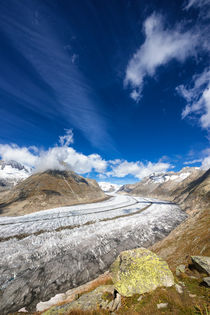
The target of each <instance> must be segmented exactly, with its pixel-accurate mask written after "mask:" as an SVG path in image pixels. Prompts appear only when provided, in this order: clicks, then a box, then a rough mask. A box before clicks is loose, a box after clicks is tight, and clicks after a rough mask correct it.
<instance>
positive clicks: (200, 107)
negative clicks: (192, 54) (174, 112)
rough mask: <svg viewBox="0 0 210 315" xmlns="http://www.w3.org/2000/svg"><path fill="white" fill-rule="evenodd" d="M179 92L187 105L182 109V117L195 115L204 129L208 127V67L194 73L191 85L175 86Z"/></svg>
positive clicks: (209, 108)
mask: <svg viewBox="0 0 210 315" xmlns="http://www.w3.org/2000/svg"><path fill="white" fill-rule="evenodd" d="M177 91H178V92H179V94H180V95H181V96H182V97H183V98H185V100H186V101H187V105H186V106H185V108H184V110H183V111H182V118H185V117H187V116H188V117H195V118H197V119H198V121H199V124H200V126H201V127H202V128H204V129H209V128H210V69H205V70H204V71H203V72H202V73H201V74H199V75H195V76H194V77H193V79H192V82H191V86H190V87H189V86H184V85H180V86H178V87H177Z"/></svg>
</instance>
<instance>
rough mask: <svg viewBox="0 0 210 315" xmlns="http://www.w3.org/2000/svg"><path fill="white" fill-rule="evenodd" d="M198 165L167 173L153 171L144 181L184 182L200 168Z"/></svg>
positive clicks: (160, 182)
mask: <svg viewBox="0 0 210 315" xmlns="http://www.w3.org/2000/svg"><path fill="white" fill-rule="evenodd" d="M198 169H199V168H198V167H184V168H183V169H182V170H181V171H179V172H177V173H175V172H167V173H153V174H151V175H150V176H148V177H146V178H144V180H143V181H144V183H145V184H149V183H159V184H162V183H165V182H168V181H174V182H176V183H179V182H182V181H183V180H184V179H186V178H187V177H189V176H190V175H191V174H192V173H193V172H195V170H198Z"/></svg>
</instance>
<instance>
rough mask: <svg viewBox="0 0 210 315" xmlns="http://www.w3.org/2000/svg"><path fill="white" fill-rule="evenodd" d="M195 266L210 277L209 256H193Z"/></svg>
mask: <svg viewBox="0 0 210 315" xmlns="http://www.w3.org/2000/svg"><path fill="white" fill-rule="evenodd" d="M191 259H192V262H193V265H194V266H195V267H196V269H198V271H201V272H204V273H206V274H207V275H210V257H207V256H191Z"/></svg>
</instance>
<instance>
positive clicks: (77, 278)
mask: <svg viewBox="0 0 210 315" xmlns="http://www.w3.org/2000/svg"><path fill="white" fill-rule="evenodd" d="M186 217H187V215H186V214H185V213H184V212H183V211H182V210H181V209H180V208H179V207H178V206H177V205H175V204H172V203H170V202H165V201H159V200H156V199H152V198H140V197H131V196H123V195H118V194H113V195H112V196H111V198H110V199H109V200H106V201H104V202H99V203H93V204H87V205H78V206H71V207H60V208H55V209H52V210H44V211H39V212H36V213H32V214H28V215H25V216H17V217H2V218H0V227H1V228H0V239H1V242H0V256H1V257H2V259H1V262H0V271H1V273H0V274H1V276H0V285H1V290H2V293H3V294H2V299H1V302H0V307H1V310H2V311H3V312H4V313H6V312H7V311H17V310H18V309H20V308H21V307H23V306H24V307H27V308H28V309H29V310H34V309H35V307H36V304H37V303H38V302H40V301H41V300H42V301H44V300H47V299H49V298H50V297H52V296H54V295H55V294H56V293H59V292H64V291H66V290H67V289H70V288H73V287H77V286H79V285H81V284H84V283H86V282H88V281H90V280H92V279H94V278H96V277H97V276H98V275H100V274H101V273H103V272H104V271H106V270H107V269H108V268H109V266H110V264H111V263H112V261H113V259H115V258H116V256H117V255H118V254H119V253H120V252H121V251H122V250H127V249H131V248H136V247H141V246H144V247H148V246H150V245H152V244H154V243H155V242H156V241H157V240H160V239H162V238H163V237H164V236H166V235H168V234H169V232H170V231H171V230H172V229H174V228H175V227H176V226H177V225H178V224H179V223H181V222H182V221H183V220H184V219H186ZM69 262H71V263H69ZM23 284H24V285H23ZM9 292H10V293H9Z"/></svg>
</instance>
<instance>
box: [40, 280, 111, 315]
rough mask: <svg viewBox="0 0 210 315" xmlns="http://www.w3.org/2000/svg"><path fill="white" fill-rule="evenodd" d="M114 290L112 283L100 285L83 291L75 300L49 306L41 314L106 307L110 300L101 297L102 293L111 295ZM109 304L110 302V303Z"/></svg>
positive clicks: (51, 314)
mask: <svg viewBox="0 0 210 315" xmlns="http://www.w3.org/2000/svg"><path fill="white" fill-rule="evenodd" d="M113 291H114V288H113V285H102V286H99V287H98V288H96V289H95V290H93V291H91V292H88V293H84V294H83V295H82V296H81V297H79V298H78V299H77V300H75V301H73V302H70V303H66V304H63V305H60V306H55V307H52V308H50V309H49V310H48V311H45V312H44V313H42V314H43V315H59V314H60V315H62V314H68V313H69V312H70V311H71V310H75V309H76V310H82V311H91V310H97V309H99V308H108V309H111V307H110V306H111V305H110V306H109V303H110V301H108V300H106V299H105V298H103V295H104V294H107V293H109V294H110V296H112V294H113ZM110 304H111V303H110Z"/></svg>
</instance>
